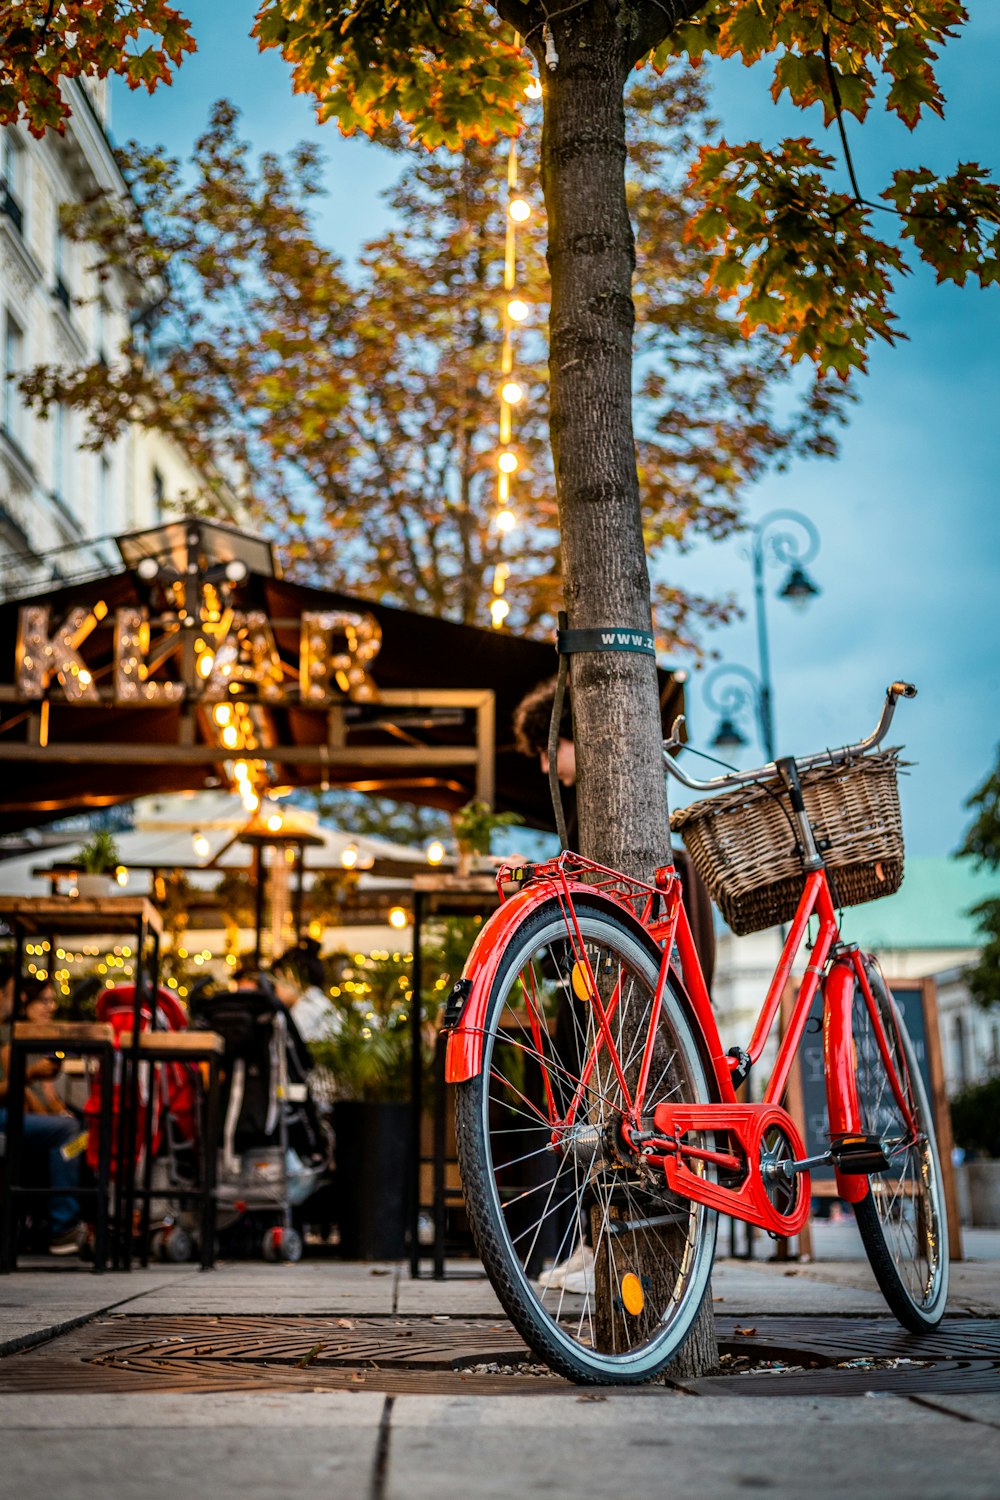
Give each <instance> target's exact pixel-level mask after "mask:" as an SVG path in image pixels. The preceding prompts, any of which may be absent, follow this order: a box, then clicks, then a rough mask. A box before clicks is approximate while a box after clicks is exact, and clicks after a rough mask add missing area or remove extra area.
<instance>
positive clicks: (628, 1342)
mask: <svg viewBox="0 0 1000 1500" xmlns="http://www.w3.org/2000/svg"><path fill="white" fill-rule="evenodd" d="M915 691H916V690H915V689H914V688H913V687H911V686H910V685H909V684H906V683H894V684H893V685H892V687H891V688H890V689H889V690H888V693H887V695H886V701H885V706H884V709H883V712H882V717H881V720H880V722H879V724H878V726H877V728H876V730H875V731H874V733H873V734H871V735H870V736H869V737H868V738H867V739H865V740H862V741H860V742H859V743H858V744H855V745H850V746H845V747H844V748H843V749H840V750H833V751H824V752H823V753H822V754H819V755H813V756H809V757H806V758H804V759H799V760H795V759H792V758H791V757H788V758H785V759H779V760H777V761H776V762H774V764H771V765H767V766H764V767H762V768H760V769H759V770H755V771H747V772H742V773H738V774H737V773H734V774H732V775H727V776H721V777H716V778H714V779H713V780H712V781H709V782H697V781H694V780H693V779H692V778H690V777H688V776H687V775H686V774H685V773H684V772H683V771H681V769H680V767H679V766H677V764H676V762H675V761H674V759H673V755H672V752H673V751H674V750H676V749H677V748H679V746H678V742H677V741H676V739H673V740H671V741H668V742H667V743H666V744H665V746H664V753H665V760H666V764H667V766H668V767H669V769H670V770H671V771H672V772H673V774H675V775H677V776H678V777H679V779H680V780H682V781H683V782H685V783H686V784H687V785H688V786H693V787H697V788H699V789H703V788H708V789H711V790H713V791H716V790H726V796H725V797H723V798H719V799H711V801H706V802H703V803H699V804H696V805H695V808H691V809H687V810H686V812H685V813H683V814H681V815H680V819H681V820H682V821H683V820H684V819H685V818H689V819H690V816H691V815H692V814H693V813H694V812H695V811H696V809H701V810H706V809H710V810H714V809H717V808H718V807H719V806H720V805H722V804H726V803H727V801H729V802H731V801H732V799H734V798H735V799H736V800H737V802H742V806H743V807H744V810H746V808H747V807H748V806H749V804H751V803H758V804H760V806H761V807H763V808H764V809H765V811H766V813H767V815H768V816H769V817H772V818H776V819H777V823H778V825H779V831H780V828H781V827H784V829H785V839H784V843H785V845H787V846H788V847H785V848H782V849H780V851H779V852H780V854H781V857H782V858H785V859H787V858H788V857H789V851H790V857H791V859H792V860H793V863H794V865H795V867H796V869H797V874H796V877H795V879H794V881H792V882H791V884H790V883H789V880H788V877H787V874H786V875H784V876H782V875H781V872H780V868H779V871H778V874H779V878H778V880H777V881H776V882H775V881H772V882H771V884H770V887H769V890H770V897H769V899H768V900H767V901H765V902H764V903H763V905H761V903H760V902H757V905H756V906H754V901H755V899H756V892H755V890H754V888H752V887H750V888H747V890H746V892H745V899H744V903H743V906H742V907H740V904H739V900H737V901H736V905H735V908H733V907H732V906H731V909H730V912H729V914H730V918H731V920H733V911H734V910H735V917H736V925H737V927H739V919H740V916H741V914H742V917H743V920H744V923H745V924H746V926H749V927H753V926H754V925H756V926H758V927H762V926H765V925H770V923H771V922H777V921H780V920H782V919H783V918H784V916H785V914H786V910H785V909H786V906H787V903H788V902H789V900H791V903H792V906H794V915H793V916H792V920H791V925H790V929H789V932H788V936H787V940H786V941H785V944H784V947H783V950H782V953H781V957H780V959H779V962H778V965H777V968H776V970H775V973H774V977H773V979H772V981H771V984H770V987H769V989H768V991H767V996H766V998H765V1000H764V1003H763V1006H762V1009H761V1012H760V1016H759V1018H758V1021H757V1025H756V1028H755V1030H754V1033H753V1037H752V1038H751V1040H750V1043H749V1046H748V1048H747V1050H746V1051H744V1050H743V1049H742V1048H740V1047H733V1048H731V1049H730V1050H729V1051H728V1052H726V1051H724V1049H723V1046H722V1043H721V1041H720V1039H719V1034H718V1029H717V1026H716V1022H715V1017H714V1015H713V1011H712V1006H711V1002H710V999H709V995H708V991H707V988H706V985H705V981H704V978H703V976H702V971H701V968H700V965H699V962H698V957H697V953H696V951H695V947H694V943H693V941H692V938H691V931H690V928H689V925H688V921H687V918H686V915H685V912H684V908H683V906H682V904H681V900H680V882H679V879H678V876H677V874H676V872H675V870H674V869H673V868H672V867H670V866H668V867H666V868H665V869H662V870H660V871H658V872H657V874H656V877H655V880H654V881H653V882H652V883H643V882H641V881H638V880H632V879H630V878H629V877H627V876H625V875H622V874H620V873H619V872H617V871H614V870H610V869H606V868H604V867H602V866H600V865H597V864H594V863H593V862H592V861H589V860H585V859H583V858H581V857H580V856H579V855H575V854H571V853H564V854H561V855H560V856H559V857H558V858H557V859H554V860H551V861H549V862H547V863H545V864H538V865H534V866H524V867H520V868H518V867H512V866H505V867H503V868H502V869H501V870H500V871H499V873H498V877H497V880H498V886H499V888H500V892H501V896H503V897H505V898H506V899H504V900H503V902H502V904H501V906H500V908H499V909H498V910H497V911H496V912H495V913H494V914H493V916H492V917H491V918H490V920H489V921H488V922H487V923H486V925H485V926H484V928H483V930H482V932H481V933H480V934H479V936H478V938H477V940H476V943H475V946H474V947H473V949H472V951H471V953H470V955H469V958H468V961H467V964H466V967H465V972H464V975H463V978H462V979H461V980H459V982H458V983H457V984H456V986H455V988H454V991H453V993H452V996H451V998H450V1001H449V1004H448V1008H447V1011H446V1016H445V1025H446V1027H447V1028H448V1032H449V1037H448V1052H447V1077H448V1079H449V1081H450V1082H452V1083H454V1084H456V1085H457V1089H456V1121H457V1132H458V1151H459V1162H460V1166H461V1172H462V1181H463V1185H464V1192H465V1202H466V1206H467V1211H468V1214H469V1218H470V1221H471V1224H472V1228H473V1232H474V1234H475V1238H476V1243H477V1245H478V1248H479V1252H480V1254H481V1256H482V1260H483V1263H484V1266H485V1268H486V1271H487V1273H488V1275H489V1277H490V1279H491V1281H492V1283H493V1285H494V1287H495V1289H496V1292H497V1294H498V1296H499V1298H500V1301H501V1302H502V1304H503V1306H504V1308H505V1309H506V1311H507V1313H508V1315H509V1317H510V1319H511V1321H512V1322H513V1323H514V1325H515V1327H516V1328H517V1329H518V1331H519V1332H520V1333H521V1335H522V1336H523V1337H524V1339H525V1340H526V1341H527V1343H528V1344H529V1345H530V1347H531V1348H532V1349H533V1350H534V1351H535V1352H536V1353H537V1354H538V1355H539V1356H540V1357H541V1358H542V1359H544V1360H545V1361H546V1362H547V1363H548V1364H549V1365H551V1366H552V1367H553V1368H554V1369H556V1370H558V1371H560V1372H561V1373H562V1374H564V1375H566V1376H568V1377H569V1378H570V1379H572V1380H576V1381H580V1382H591V1383H593V1382H621V1383H637V1382H640V1381H644V1380H648V1379H649V1378H650V1377H651V1376H653V1375H655V1374H656V1373H657V1372H658V1371H659V1370H661V1369H662V1368H663V1367H664V1366H665V1365H666V1364H668V1363H669V1361H670V1360H671V1358H672V1357H673V1355H674V1354H675V1353H676V1351H677V1349H678V1348H679V1346H680V1345H681V1343H682V1342H683V1340H684V1339H685V1337H686V1336H687V1334H688V1333H689V1331H690V1329H691V1326H692V1324H693V1322H694V1319H695V1317H696V1315H697V1313H698V1310H699V1308H700V1306H701V1303H702V1300H703V1298H704V1295H705V1293H706V1290H707V1288H708V1285H709V1279H710V1275H711V1269H712V1259H713V1255H714V1250H715V1235H716V1216H717V1213H718V1212H723V1213H727V1214H731V1215H734V1216H735V1217H736V1218H739V1219H744V1220H746V1221H747V1222H748V1223H750V1224H755V1225H758V1226H760V1227H761V1228H763V1229H765V1230H767V1231H769V1232H770V1233H771V1234H772V1235H776V1236H784V1235H793V1234H795V1233H797V1231H798V1230H800V1229H801V1227H802V1225H803V1223H804V1222H805V1220H806V1217H807V1215H808V1213H809V1200H810V1185H809V1169H810V1168H811V1167H814V1166H818V1165H819V1164H821V1163H823V1164H827V1163H830V1164H832V1165H833V1167H834V1168H835V1171H836V1180H837V1191H838V1193H839V1194H840V1195H841V1197H843V1198H845V1199H847V1200H848V1201H849V1202H850V1203H852V1204H853V1205H854V1211H855V1215H856V1218H857V1223H858V1227H859V1229H860V1232H861V1235H862V1238H863V1240H864V1245H865V1249H866V1251H867V1254H868V1258H869V1260H870V1262H871V1266H872V1269H873V1271H874V1273H875V1276H876V1278H877V1280H878V1283H879V1286H880V1287H881V1289H882V1291H883V1293H884V1295H885V1298H886V1301H887V1302H888V1304H889V1306H890V1308H891V1309H892V1311H893V1312H894V1314H895V1315H896V1317H897V1318H898V1319H899V1320H900V1322H901V1323H902V1324H903V1325H904V1326H905V1327H907V1328H909V1329H911V1330H912V1331H913V1332H915V1333H920V1332H922V1331H925V1330H927V1329H930V1328H933V1327H935V1326H936V1324H937V1323H938V1322H939V1321H940V1319H941V1316H942V1313H943V1311H944V1306H945V1300H946V1297H947V1288H948V1240H947V1227H946V1223H945V1210H944V1202H943V1194H942V1190H941V1172H940V1164H939V1160H938V1153H937V1147H936V1144H935V1140H934V1128H933V1121H932V1117H931V1112H930V1108H929V1105H928V1102H927V1097H926V1094H925V1091H924V1087H923V1084H922V1081H921V1078H920V1074H919V1071H918V1069H917V1065H916V1062H915V1059H914V1054H913V1048H912V1046H911V1043H910V1041H909V1038H908V1037H907V1034H906V1031H905V1028H904V1026H903V1022H902V1019H901V1017H900V1014H899V1011H898V1009H897V1007H896V1005H895V1003H894V1001H893V999H892V996H891V995H890V993H889V991H888V988H887V986H886V984H885V981H884V979H883V977H882V974H881V971H880V969H879V966H878V963H877V961H876V960H875V959H874V958H873V957H872V956H871V955H869V954H864V953H862V952H860V951H859V949H858V946H857V945H856V944H854V943H851V942H848V941H845V940H844V939H843V938H842V936H841V932H840V927H839V924H838V918H837V908H838V906H840V905H847V904H852V903H853V902H856V901H861V900H867V899H869V896H870V895H871V894H873V893H875V892H877V891H878V890H879V889H882V890H886V889H893V888H895V884H897V883H898V879H901V876H902V858H901V856H902V846H901V842H900V843H899V847H898V858H896V855H895V854H894V853H893V851H892V849H887V848H886V847H884V845H883V842H881V840H883V835H884V827H883V825H884V824H885V823H886V814H885V808H884V806H883V805H882V804H881V803H879V801H878V798H877V797H876V798H875V801H874V803H873V801H872V795H871V790H870V783H872V782H873V779H874V780H875V781H879V782H880V783H884V782H885V781H886V773H888V780H889V781H890V782H891V787H892V794H893V795H895V755H896V752H894V751H883V752H881V753H879V754H875V753H874V752H875V751H877V749H878V746H879V745H880V744H881V742H882V740H883V739H884V737H885V735H886V732H887V731H888V728H889V724H890V722H891V719H892V716H893V712H894V709H895V704H896V700H897V698H899V697H901V696H905V697H912V696H914V695H915ZM675 733H676V730H675ZM873 772H874V773H875V775H874V778H873V776H872V774H871V773H873ZM859 788H860V793H859ZM845 803H847V804H851V807H850V813H849V817H848V823H849V824H850V825H851V826H850V827H848V826H846V825H845V824H844V821H843V819H842V818H841V819H840V821H839V822H838V816H839V810H840V809H842V806H843V804H845ZM859 803H860V807H859V805H858V804H859ZM895 808H896V812H895V815H894V816H895V823H896V826H897V827H898V800H897V801H896V803H895ZM758 810H759V809H758ZM723 811H724V812H726V814H727V817H728V816H729V815H730V814H731V813H732V812H733V811H734V809H733V808H732V807H729V808H728V809H727V808H726V807H723ZM735 811H736V812H737V814H739V811H740V809H739V807H737V808H736V809H735ZM752 812H753V808H752V807H751V808H750V813H751V814H752ZM704 815H705V816H709V817H710V816H711V813H710V812H706V813H705V814H704ZM674 821H675V824H676V822H677V821H678V815H675V819H674ZM724 821H725V820H724ZM888 822H889V823H892V822H893V815H892V814H891V811H890V814H889V816H888ZM830 829H832V830H833V832H832V833H831V832H829V831H828V830H830ZM890 831H891V830H890ZM727 838H728V839H729V843H730V844H733V845H734V847H735V846H736V845H738V844H739V840H734V839H733V838H732V837H731V830H730V832H729V833H728V834H727V833H726V832H725V830H724V831H723V834H722V835H721V840H720V837H718V836H717V837H716V848H715V851H714V857H715V858H716V859H717V860H721V862H722V863H723V864H725V863H726V858H725V847H724V846H725V845H726V841H727ZM780 842H781V841H780V839H779V843H780ZM688 846H689V849H691V848H692V841H691V840H690V839H689V841H688ZM720 848H721V849H722V852H721V854H720ZM692 852H693V854H694V857H695V862H696V863H698V854H697V852H696V851H692ZM894 861H895V864H894ZM730 863H733V864H735V865H736V866H738V865H739V860H738V859H737V860H735V861H733V860H730ZM779 864H780V861H779ZM772 865H773V861H772ZM896 866H898V869H896V874H895V875H893V870H894V868H895V867H896ZM887 872H888V876H887ZM703 873H704V872H703ZM708 873H711V872H710V871H709V872H708ZM739 873H740V872H739V870H737V874H738V875H739ZM743 873H744V876H745V871H744V872H743ZM772 873H773V869H772ZM759 884H760V878H759V876H758V886H759ZM737 885H739V880H738V879H737ZM744 885H745V880H744ZM512 892H513V893H512ZM715 893H716V892H713V894H715ZM748 902H749V905H748V904H747V903H748ZM748 912H749V913H750V914H749V915H748ZM776 912H777V913H778V914H777V915H775V913H776ZM787 914H788V915H791V907H790V906H789V907H788V911H787ZM813 917H815V918H816V921H817V930H816V931H815V934H814V935H813V936H812V938H811V940H810V942H809V950H810V951H809V962H808V964H807V966H806V969H805V973H804V975H803V977H802V980H801V984H800V986H799V989H798V994H797V997H796V999H795V1002H794V1006H793V1008H792V1011H791V1015H790V1017H789V1018H788V1021H787V1025H786V1028H785V1032H784V1036H783V1038H782V1040H781V1043H780V1046H779V1047H778V1052H777V1058H776V1061H775V1064H774V1067H773V1070H772V1072H771V1075H770V1078H769V1079H768V1081H767V1084H766V1086H765V1088H764V1090H763V1095H762V1098H761V1102H760V1103H756V1104H747V1103H739V1102H738V1101H737V1097H736V1088H737V1087H738V1086H739V1084H740V1083H741V1082H742V1081H743V1079H744V1078H745V1077H746V1076H747V1074H748V1073H749V1070H750V1068H751V1067H752V1065H753V1064H754V1063H756V1062H757V1061H758V1059H759V1058H760V1057H761V1054H762V1052H763V1050H764V1046H765V1042H766V1041H767V1038H768V1035H769V1033H770V1031H771V1028H772V1027H773V1025H774V1022H775V1019H776V1016H777V1014H778V1010H779V1005H780V1001H781V996H782V992H783V991H784V989H785V986H786V983H787V982H788V980H789V977H790V974H791V971H792V965H793V961H794V959H795V956H796V954H797V952H798V950H799V949H800V947H801V946H802V944H803V942H805V941H806V940H807V933H808V930H809V924H810V918H813ZM746 926H745V928H744V930H746ZM820 989H821V990H822V997H823V1012H824V1016H823V1037H824V1057H825V1068H826V1092H827V1104H828V1111H829V1142H830V1143H829V1147H828V1148H827V1149H826V1150H825V1151H823V1152H822V1154H821V1155H819V1156H814V1157H812V1158H808V1157H807V1156H806V1152H805V1148H804V1146H803V1143H802V1140H801V1138H800V1136H799V1132H798V1130H797V1128H796V1125H795V1123H794V1121H793V1120H792V1118H791V1116H790V1115H789V1114H788V1113H787V1111H786V1110H785V1109H784V1108H782V1105H781V1102H780V1101H781V1099H782V1097H783V1095H784V1092H785V1088H786V1085H787V1082H788V1077H789V1071H790V1069H791V1066H792V1062H793V1058H794V1056H795V1053H796V1049H797V1048H798V1046H799V1042H800V1040H801V1038H802V1035H803V1031H804V1028H805V1025H806V1021H807V1019H808V1016H809V1012H810V1007H811V1005H812V1002H813V999H814V997H815V996H816V994H817V991H818V990H820ZM567 1262H568V1263H569V1265H570V1267H574V1266H575V1267H576V1268H577V1269H576V1274H575V1275H574V1274H572V1273H571V1272H570V1273H567V1272H566V1270H565V1267H566V1263H567ZM553 1263H555V1264H556V1265H557V1266H559V1268H560V1270H559V1271H558V1272H554V1271H553V1270H551V1269H549V1270H546V1267H547V1266H548V1267H550V1268H551V1266H552V1265H553Z"/></svg>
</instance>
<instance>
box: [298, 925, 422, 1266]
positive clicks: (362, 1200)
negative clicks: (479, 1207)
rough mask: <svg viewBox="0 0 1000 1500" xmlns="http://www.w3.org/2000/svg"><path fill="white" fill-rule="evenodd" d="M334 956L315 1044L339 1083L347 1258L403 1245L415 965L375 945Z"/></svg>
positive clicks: (340, 1209)
mask: <svg viewBox="0 0 1000 1500" xmlns="http://www.w3.org/2000/svg"><path fill="white" fill-rule="evenodd" d="M345 960H346V961H345ZM332 966H333V967H334V969H335V970H337V971H338V972H339V982H338V984H336V985H334V987H333V991H332V995H331V998H332V999H333V1001H334V1003H335V1005H336V1006H337V1014H336V1017H335V1019H333V1020H332V1021H331V1024H330V1026H329V1028H328V1030H327V1034H326V1035H325V1036H324V1037H322V1038H320V1040H318V1041H315V1042H311V1043H310V1044H309V1050H310V1052H311V1053H312V1056H313V1060H314V1062H315V1063H316V1065H317V1067H319V1068H323V1069H324V1070H326V1071H327V1072H328V1073H329V1074H330V1076H331V1077H332V1079H333V1083H334V1088H335V1103H334V1107H333V1127H334V1131H335V1133H336V1137H337V1174H336V1183H335V1194H336V1201H337V1222H338V1225H339V1229H340V1250H341V1254H342V1255H344V1256H346V1257H347V1258H348V1259H361V1260H395V1259H398V1258H399V1257H400V1256H402V1255H403V1254H404V1253H405V1248H406V1240H405V1236H406V1205H407V1167H408V1163H409V1153H410V1105H409V1103H408V1102H407V1101H408V1098H409V1092H410V1019H409V1010H410V1006H409V1001H410V966H409V964H408V963H406V962H405V961H404V960H403V958H402V955H396V956H395V958H390V957H389V956H388V955H386V957H384V958H382V957H380V956H378V955H374V954H373V955H372V956H371V957H369V958H367V959H364V960H362V961H360V962H359V961H358V960H357V959H354V960H353V961H351V960H349V959H346V955H345V956H344V957H343V958H342V959H341V960H340V961H339V962H338V960H337V959H334V960H333V963H332Z"/></svg>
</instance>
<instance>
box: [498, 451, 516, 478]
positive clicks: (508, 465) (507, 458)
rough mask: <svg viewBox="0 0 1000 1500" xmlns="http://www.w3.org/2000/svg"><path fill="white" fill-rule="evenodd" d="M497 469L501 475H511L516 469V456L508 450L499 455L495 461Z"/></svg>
mask: <svg viewBox="0 0 1000 1500" xmlns="http://www.w3.org/2000/svg"><path fill="white" fill-rule="evenodd" d="M497 468H498V469H499V470H500V472H501V473H502V474H513V472H514V470H515V469H516V468H517V454H516V453H511V452H510V450H509V449H508V450H507V452H506V453H501V455H500V457H499V458H498V459H497Z"/></svg>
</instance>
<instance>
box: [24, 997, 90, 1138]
mask: <svg viewBox="0 0 1000 1500" xmlns="http://www.w3.org/2000/svg"><path fill="white" fill-rule="evenodd" d="M58 1003H59V1002H58V1000H57V999H56V992H55V986H54V985H53V984H52V981H51V980H48V979H46V980H41V979H27V980H25V981H24V983H23V985H22V986H21V993H20V995H19V997H18V1003H17V1011H16V1014H15V1017H14V1019H15V1020H16V1021H31V1022H34V1023H41V1024H44V1023H45V1022H46V1021H53V1020H55V1012H56V1006H57V1004H58ZM43 1060H44V1061H45V1062H50V1061H52V1059H49V1058H45V1059H43ZM55 1064H56V1069H57V1074H58V1069H59V1061H58V1059H55ZM57 1074H56V1075H53V1076H51V1077H41V1078H35V1079H33V1081H32V1082H31V1083H29V1084H28V1085H27V1087H26V1088H25V1091H24V1112H25V1114H27V1115H56V1116H69V1117H70V1118H79V1117H78V1116H75V1115H74V1111H73V1110H71V1109H70V1107H69V1105H68V1104H67V1103H66V1101H65V1099H64V1098H63V1096H62V1094H61V1093H60V1092H59V1085H58V1083H57V1082H56V1077H57Z"/></svg>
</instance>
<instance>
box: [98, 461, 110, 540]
mask: <svg viewBox="0 0 1000 1500" xmlns="http://www.w3.org/2000/svg"><path fill="white" fill-rule="evenodd" d="M110 499H111V463H110V460H109V459H107V458H106V457H105V456H104V454H103V453H102V454H101V456H100V458H99V459H98V463H97V534H98V536H104V535H105V534H106V533H107V532H108V531H110V530H111V519H110V511H109V504H110Z"/></svg>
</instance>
